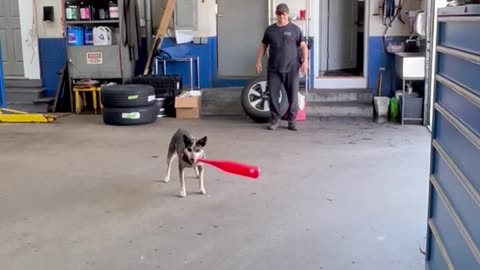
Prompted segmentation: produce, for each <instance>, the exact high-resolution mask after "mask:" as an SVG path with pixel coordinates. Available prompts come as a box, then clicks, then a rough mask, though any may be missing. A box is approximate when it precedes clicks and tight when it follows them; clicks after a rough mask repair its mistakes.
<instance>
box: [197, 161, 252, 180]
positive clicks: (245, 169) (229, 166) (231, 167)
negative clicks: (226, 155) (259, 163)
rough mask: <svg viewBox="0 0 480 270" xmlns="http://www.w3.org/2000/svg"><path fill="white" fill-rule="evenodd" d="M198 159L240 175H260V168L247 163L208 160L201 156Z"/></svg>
mask: <svg viewBox="0 0 480 270" xmlns="http://www.w3.org/2000/svg"><path fill="white" fill-rule="evenodd" d="M199 161H200V162H203V163H207V164H210V165H212V166H215V167H217V168H219V169H221V170H223V171H226V172H229V173H233V174H237V175H241V176H246V177H250V178H258V177H259V176H260V169H259V168H258V167H256V166H252V165H248V164H243V163H239V162H234V161H229V160H209V159H203V158H201V159H199Z"/></svg>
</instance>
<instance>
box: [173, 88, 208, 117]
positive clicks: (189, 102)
mask: <svg viewBox="0 0 480 270" xmlns="http://www.w3.org/2000/svg"><path fill="white" fill-rule="evenodd" d="M201 108H202V92H200V91H185V92H182V93H181V94H180V95H178V96H176V97H175V111H176V118H180V119H197V118H200V110H201Z"/></svg>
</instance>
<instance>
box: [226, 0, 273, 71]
mask: <svg viewBox="0 0 480 270" xmlns="http://www.w3.org/2000/svg"><path fill="white" fill-rule="evenodd" d="M217 5H218V15H217V40H218V44H217V45H218V46H217V52H218V54H217V55H218V57H217V61H218V62H217V67H218V76H219V77H255V76H257V73H256V69H255V63H256V56H257V51H258V46H259V45H260V42H261V40H262V36H263V32H264V31H265V27H267V25H268V19H267V14H268V11H267V10H268V1H258V0H241V1H230V0H218V1H217ZM245 16H247V17H245Z"/></svg>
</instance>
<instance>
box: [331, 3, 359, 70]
mask: <svg viewBox="0 0 480 270" xmlns="http://www.w3.org/2000/svg"><path fill="white" fill-rule="evenodd" d="M357 1H358V0H329V1H328V11H329V12H328V45H327V46H328V61H327V70H341V69H354V68H356V66H357V32H358V30H357V28H358V27H357V24H356V20H357V13H358V3H357Z"/></svg>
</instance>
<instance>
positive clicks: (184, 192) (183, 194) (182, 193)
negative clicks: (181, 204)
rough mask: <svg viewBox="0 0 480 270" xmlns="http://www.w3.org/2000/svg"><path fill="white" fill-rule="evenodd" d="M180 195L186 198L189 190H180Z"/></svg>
mask: <svg viewBox="0 0 480 270" xmlns="http://www.w3.org/2000/svg"><path fill="white" fill-rule="evenodd" d="M178 196H180V197H182V198H185V197H186V196H187V192H186V191H185V190H182V191H180V194H178Z"/></svg>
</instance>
